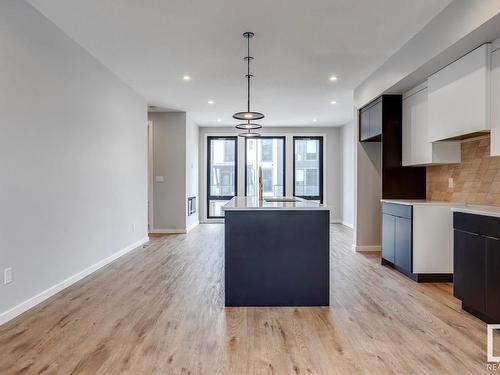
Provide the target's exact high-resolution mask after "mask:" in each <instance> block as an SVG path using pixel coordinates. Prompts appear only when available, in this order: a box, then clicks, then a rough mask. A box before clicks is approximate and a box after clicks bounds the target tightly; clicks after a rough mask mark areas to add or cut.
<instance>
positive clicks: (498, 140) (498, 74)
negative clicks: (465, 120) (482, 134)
mask: <svg viewBox="0 0 500 375" xmlns="http://www.w3.org/2000/svg"><path fill="white" fill-rule="evenodd" d="M491 49H492V51H491V74H490V79H491V102H490V103H491V148H490V153H491V156H498V155H500V39H499V40H498V41H497V42H495V43H494V44H493V45H492V48H491Z"/></svg>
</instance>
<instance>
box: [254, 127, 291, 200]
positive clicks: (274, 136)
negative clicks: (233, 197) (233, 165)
mask: <svg viewBox="0 0 500 375" xmlns="http://www.w3.org/2000/svg"><path fill="white" fill-rule="evenodd" d="M254 139H257V138H254ZM258 139H282V140H283V196H284V197H286V136H284V135H261V136H260V137H258ZM247 141H248V138H245V197H247V196H248V192H247V181H248V168H247V160H248V158H247V150H248V147H247Z"/></svg>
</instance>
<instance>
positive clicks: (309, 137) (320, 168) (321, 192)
mask: <svg viewBox="0 0 500 375" xmlns="http://www.w3.org/2000/svg"><path fill="white" fill-rule="evenodd" d="M323 138H324V137H323V136H293V140H292V142H293V154H292V158H293V159H292V162H293V167H292V173H293V180H292V183H293V196H294V197H298V198H303V199H307V200H319V201H320V203H323V174H324V170H323ZM296 140H318V141H319V195H318V196H316V195H309V196H302V195H296V194H295V172H296V170H295V141H296Z"/></svg>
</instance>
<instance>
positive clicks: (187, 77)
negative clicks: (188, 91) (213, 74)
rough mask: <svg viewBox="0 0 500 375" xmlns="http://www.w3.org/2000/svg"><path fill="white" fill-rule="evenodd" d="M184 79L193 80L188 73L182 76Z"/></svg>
mask: <svg viewBox="0 0 500 375" xmlns="http://www.w3.org/2000/svg"><path fill="white" fill-rule="evenodd" d="M182 79H183V80H184V81H191V76H190V75H187V74H186V75H184V77H182Z"/></svg>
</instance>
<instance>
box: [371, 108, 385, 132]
mask: <svg viewBox="0 0 500 375" xmlns="http://www.w3.org/2000/svg"><path fill="white" fill-rule="evenodd" d="M381 134H382V100H379V101H378V102H376V103H375V105H374V106H373V107H371V108H370V137H371V138H373V137H379V136H380V135H381Z"/></svg>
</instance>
